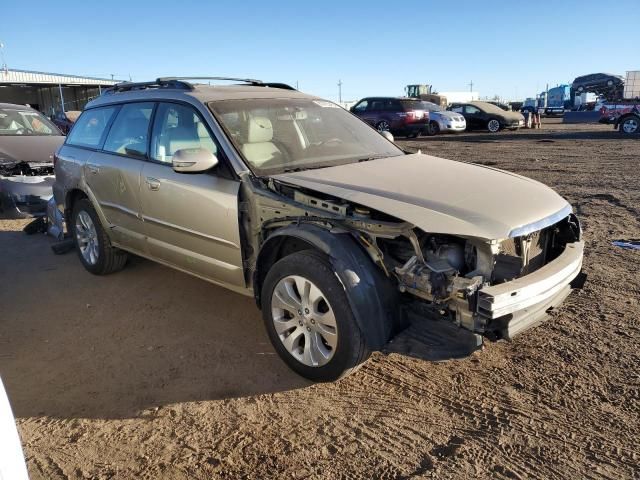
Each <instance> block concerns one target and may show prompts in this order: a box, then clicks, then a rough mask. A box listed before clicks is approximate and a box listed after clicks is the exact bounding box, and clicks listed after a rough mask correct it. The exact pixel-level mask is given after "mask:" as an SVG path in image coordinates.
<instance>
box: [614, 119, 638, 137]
mask: <svg viewBox="0 0 640 480" xmlns="http://www.w3.org/2000/svg"><path fill="white" fill-rule="evenodd" d="M618 129H619V131H620V133H622V134H624V135H633V134H636V133H638V132H640V118H639V117H636V116H635V115H633V116H630V117H627V118H625V119H624V120H622V122H620V126H619V127H618Z"/></svg>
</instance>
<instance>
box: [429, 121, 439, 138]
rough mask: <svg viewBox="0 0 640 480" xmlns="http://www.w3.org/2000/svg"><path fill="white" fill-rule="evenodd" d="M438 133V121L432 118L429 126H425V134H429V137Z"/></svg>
mask: <svg viewBox="0 0 640 480" xmlns="http://www.w3.org/2000/svg"><path fill="white" fill-rule="evenodd" d="M439 133H440V125H438V122H436V121H433V120H432V121H431V122H429V126H428V127H427V135H429V136H430V137H433V136H434V135H437V134H439Z"/></svg>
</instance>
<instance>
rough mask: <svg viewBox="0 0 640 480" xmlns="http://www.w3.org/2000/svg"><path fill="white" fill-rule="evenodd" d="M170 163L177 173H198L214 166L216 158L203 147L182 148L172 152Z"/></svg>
mask: <svg viewBox="0 0 640 480" xmlns="http://www.w3.org/2000/svg"><path fill="white" fill-rule="evenodd" d="M171 163H172V166H173V169H174V170H175V171H176V172H178V173H198V172H204V171H207V170H209V169H211V168H213V167H215V166H216V165H217V164H218V158H217V157H216V156H215V155H214V154H213V153H211V152H210V151H209V150H206V149H204V148H182V149H180V150H177V151H176V152H175V153H174V154H173V160H172V162H171Z"/></svg>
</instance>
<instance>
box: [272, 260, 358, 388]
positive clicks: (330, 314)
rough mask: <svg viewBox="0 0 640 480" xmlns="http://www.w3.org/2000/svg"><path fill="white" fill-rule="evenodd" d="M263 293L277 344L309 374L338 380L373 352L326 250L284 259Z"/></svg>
mask: <svg viewBox="0 0 640 480" xmlns="http://www.w3.org/2000/svg"><path fill="white" fill-rule="evenodd" d="M261 298H262V315H263V319H264V323H265V327H266V329H267V333H268V334H269V338H270V339H271V342H272V343H273V346H274V348H275V349H276V351H277V352H278V355H280V357H281V358H282V359H283V360H284V361H285V362H286V363H287V365H289V367H291V369H293V370H294V371H296V372H297V373H298V374H300V375H302V376H303V377H306V378H308V379H310V380H313V381H316V382H327V381H333V380H337V379H338V378H340V377H343V376H345V375H347V374H348V373H350V372H351V371H352V370H353V369H355V368H356V367H357V366H358V365H360V364H361V363H362V362H364V360H366V358H367V357H368V355H369V351H368V349H367V347H366V342H365V339H364V335H363V334H362V332H361V331H360V328H359V327H358V325H357V323H356V321H355V318H354V316H353V312H352V311H351V307H350V305H349V302H348V300H347V296H346V293H345V291H344V288H343V286H342V284H341V283H340V282H339V280H338V277H337V276H336V274H335V272H334V271H333V269H332V267H331V264H330V263H329V262H328V260H327V258H326V257H325V256H324V255H323V254H321V253H319V252H316V251H313V250H304V251H301V252H297V253H294V254H291V255H288V256H286V257H284V258H282V259H281V260H279V261H278V262H277V263H276V264H275V265H274V266H273V267H272V268H271V269H270V270H269V272H268V273H267V277H266V278H265V281H264V285H263V289H262V296H261Z"/></svg>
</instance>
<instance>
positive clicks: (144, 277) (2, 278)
mask: <svg viewBox="0 0 640 480" xmlns="http://www.w3.org/2000/svg"><path fill="white" fill-rule="evenodd" d="M51 243H52V241H51V240H50V239H49V238H48V237H46V236H44V235H41V234H40V235H34V236H26V235H24V234H23V233H22V232H6V231H5V232H1V231H0V251H2V252H3V253H2V255H0V285H2V288H0V377H2V379H3V381H4V383H5V386H6V389H7V392H8V395H9V398H10V400H11V403H12V406H13V409H14V414H15V415H16V417H33V416H44V415H46V416H52V417H60V418H77V417H87V418H128V417H134V416H137V415H140V412H141V411H142V410H144V409H148V408H154V407H158V406H164V405H168V404H173V403H178V402H197V401H203V400H223V399H228V398H234V397H241V396H242V397H244V396H252V395H261V394H267V393H274V392H279V391H286V390H292V389H297V388H303V387H306V386H308V385H309V382H307V381H306V380H304V379H303V378H301V377H299V376H297V375H296V374H295V373H293V372H292V371H291V370H289V369H288V368H287V366H286V365H285V364H284V363H283V362H282V361H281V360H280V358H279V357H278V356H277V355H276V353H275V351H274V350H273V348H272V346H271V344H270V342H269V339H268V337H267V335H266V332H265V330H264V327H263V325H262V320H261V317H260V313H259V311H258V310H257V309H256V307H255V302H254V300H253V299H252V298H251V297H245V296H242V295H238V294H235V293H232V292H229V291H228V290H226V289H223V288H221V287H217V286H214V285H211V284H210V283H207V282H205V281H202V280H199V279H197V278H194V277H191V276H189V275H186V274H183V273H180V272H177V271H175V270H172V269H169V268H165V267H163V266H160V265H158V264H156V263H154V262H150V261H146V260H143V259H140V258H136V257H133V258H132V259H131V260H130V264H129V265H127V267H126V268H125V269H124V270H123V271H121V272H118V273H116V274H112V275H108V276H104V277H98V276H93V275H91V274H90V273H88V272H86V271H85V270H84V269H83V267H82V266H81V264H80V262H79V260H78V258H77V255H76V252H75V251H72V252H69V253H67V254H65V255H54V254H53V253H52V251H51V248H50V246H51Z"/></svg>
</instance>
